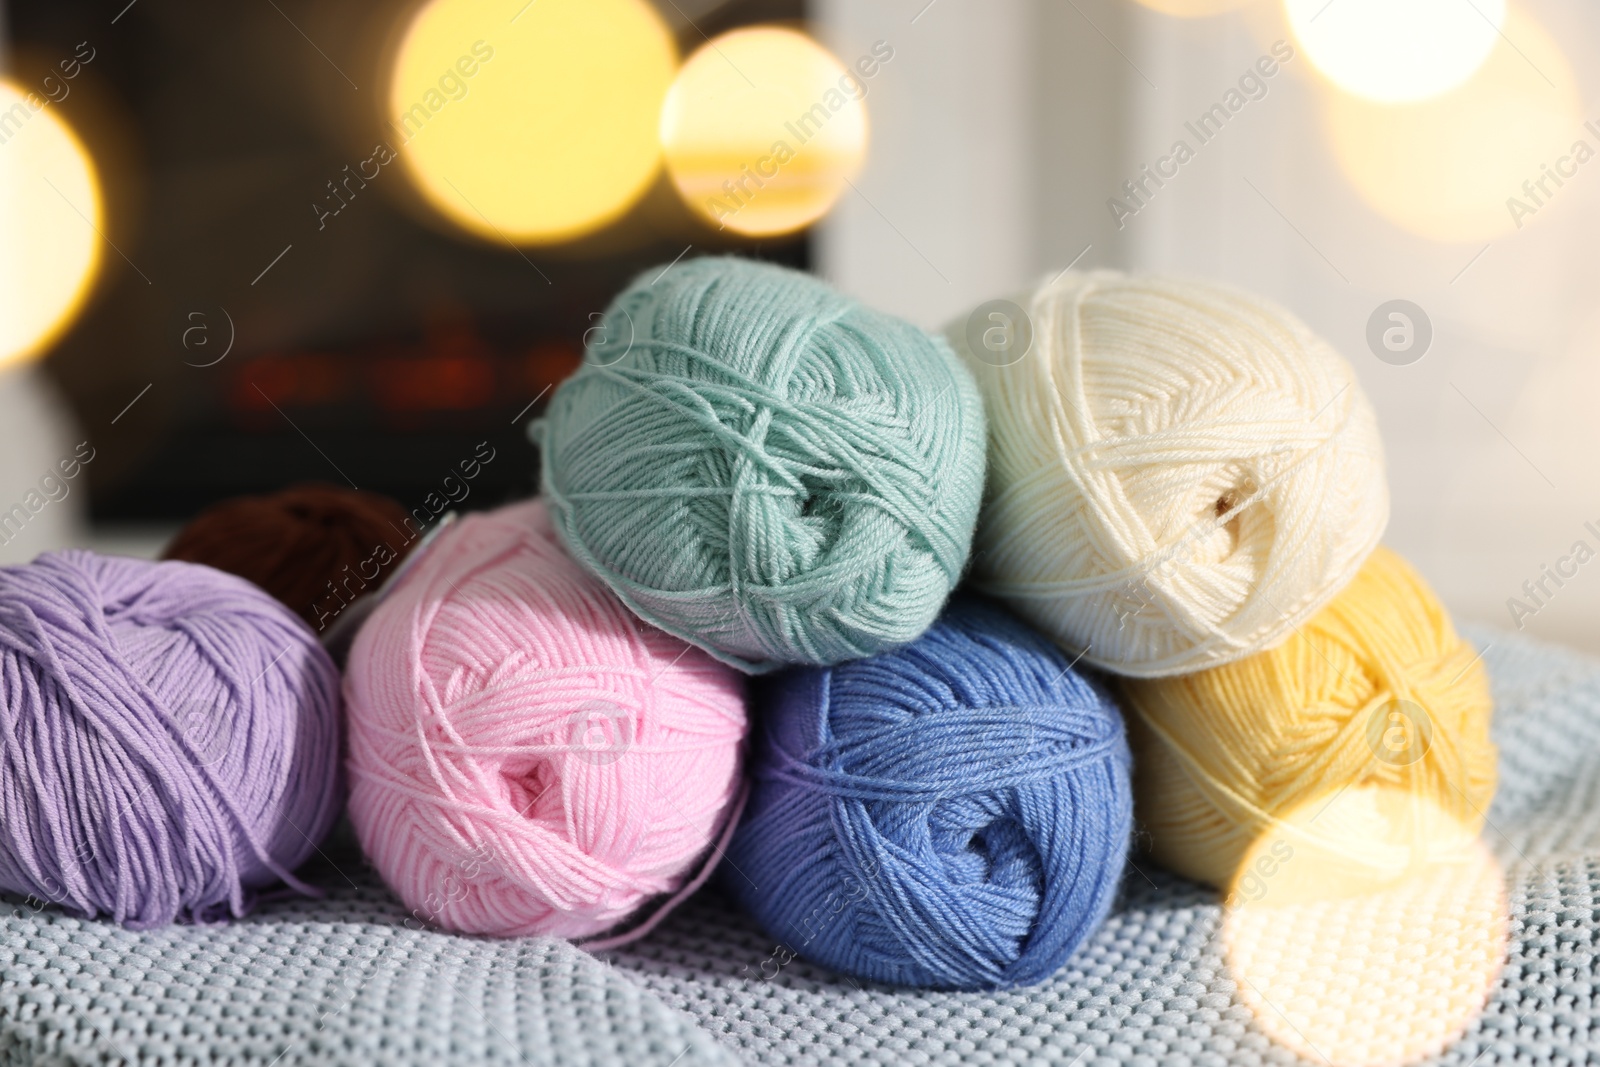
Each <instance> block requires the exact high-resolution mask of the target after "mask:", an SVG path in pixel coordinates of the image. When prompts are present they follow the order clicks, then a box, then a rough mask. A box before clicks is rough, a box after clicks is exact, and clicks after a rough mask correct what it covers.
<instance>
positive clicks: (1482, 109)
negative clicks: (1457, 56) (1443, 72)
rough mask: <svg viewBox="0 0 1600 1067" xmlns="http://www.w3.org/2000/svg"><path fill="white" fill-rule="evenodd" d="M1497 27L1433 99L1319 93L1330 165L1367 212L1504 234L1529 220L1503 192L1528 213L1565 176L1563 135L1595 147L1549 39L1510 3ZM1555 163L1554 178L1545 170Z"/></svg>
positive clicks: (1425, 232)
mask: <svg viewBox="0 0 1600 1067" xmlns="http://www.w3.org/2000/svg"><path fill="white" fill-rule="evenodd" d="M1341 2H1343V0H1341ZM1330 14H1331V12H1330ZM1505 33H1506V38H1507V39H1506V40H1498V39H1497V40H1498V44H1497V46H1496V47H1495V48H1494V49H1493V51H1491V52H1490V54H1489V58H1488V61H1487V62H1486V63H1485V64H1484V65H1483V68H1482V69H1481V70H1479V71H1478V72H1477V73H1476V74H1475V75H1473V77H1472V78H1471V79H1469V80H1468V81H1467V83H1466V84H1465V85H1462V86H1460V87H1459V88H1457V89H1455V90H1453V91H1451V92H1449V93H1446V94H1444V95H1443V96H1439V97H1436V98H1434V99H1432V100H1427V101H1424V102H1422V103H1416V104H1403V105H1393V106H1386V105H1382V104H1374V103H1371V102H1369V101H1365V100H1360V99H1356V98H1354V97H1350V96H1346V95H1344V94H1330V99H1329V100H1328V102H1327V122H1328V130H1329V136H1330V137H1331V139H1332V142H1333V149H1334V155H1335V158H1336V159H1337V160H1338V162H1339V167H1340V169H1341V170H1342V171H1343V172H1344V174H1345V175H1346V177H1348V178H1349V180H1350V182H1351V184H1352V185H1354V186H1355V188H1356V190H1357V191H1358V192H1359V193H1360V194H1361V197H1362V199H1363V200H1365V201H1366V202H1367V203H1368V204H1369V205H1370V206H1371V207H1372V208H1373V209H1374V210H1375V211H1377V212H1378V213H1380V214H1381V215H1383V216H1384V217H1385V218H1387V219H1389V220H1390V221H1392V222H1394V223H1395V224H1397V225H1399V226H1400V227H1402V228H1403V229H1406V230H1408V231H1410V232H1411V233H1415V234H1418V235H1420V236H1422V237H1427V238H1430V239H1432V240H1436V241H1460V242H1466V241H1473V242H1476V241H1486V240H1489V239H1490V238H1493V237H1497V236H1499V235H1501V234H1505V233H1510V232H1513V231H1515V230H1517V229H1519V228H1521V227H1520V226H1519V223H1520V224H1521V225H1527V224H1529V223H1530V222H1532V221H1533V220H1532V215H1531V214H1527V213H1524V212H1523V211H1522V210H1521V209H1520V208H1518V209H1516V210H1513V208H1512V206H1511V205H1508V202H1507V198H1508V197H1516V198H1518V199H1519V200H1520V201H1522V202H1523V203H1524V204H1525V205H1526V206H1527V207H1528V208H1530V209H1532V211H1533V212H1537V211H1538V210H1539V206H1540V205H1543V204H1547V203H1548V202H1549V201H1550V200H1551V199H1553V198H1555V197H1557V196H1559V195H1560V193H1559V188H1560V185H1561V183H1562V182H1564V181H1565V179H1566V178H1571V177H1573V176H1574V175H1575V173H1576V168H1577V164H1576V163H1575V162H1573V161H1572V159H1571V155H1570V153H1571V149H1572V147H1573V144H1574V142H1575V141H1576V140H1577V139H1578V138H1579V137H1582V138H1584V139H1585V140H1588V141H1590V142H1591V146H1590V149H1589V154H1592V153H1593V150H1594V147H1595V145H1600V140H1597V139H1596V138H1594V137H1593V136H1592V135H1590V134H1589V133H1588V132H1586V131H1585V130H1584V129H1583V128H1582V123H1583V117H1582V112H1581V102H1580V98H1579V94H1578V88H1577V84H1576V81H1575V80H1574V78H1573V74H1572V69H1571V67H1570V66H1569V64H1568V63H1567V60H1566V57H1565V56H1564V55H1563V54H1562V51H1561V49H1560V47H1559V46H1558V45H1557V44H1556V42H1555V41H1554V40H1553V39H1551V37H1550V35H1549V34H1547V33H1546V32H1545V31H1544V30H1543V29H1542V28H1541V27H1540V26H1539V25H1538V24H1537V23H1535V22H1534V21H1533V19H1532V18H1530V17H1529V16H1528V15H1526V14H1525V13H1523V12H1521V11H1519V10H1512V11H1511V12H1510V13H1509V15H1508V17H1507V20H1506V28H1505ZM1563 159H1565V160H1566V162H1563ZM1558 165H1559V166H1560V167H1561V169H1562V171H1563V172H1564V173H1565V177H1562V175H1560V174H1558V175H1556V177H1555V178H1549V177H1546V171H1547V170H1549V169H1550V168H1551V167H1555V166H1558ZM1525 182H1527V183H1529V184H1531V185H1533V186H1534V191H1533V192H1532V194H1531V196H1530V194H1529V193H1528V192H1526V191H1525V190H1524V188H1523V184H1524V183H1525ZM1541 182H1542V185H1541V184H1540V183H1541ZM1540 189H1542V190H1543V191H1542V192H1541V191H1539V190H1540Z"/></svg>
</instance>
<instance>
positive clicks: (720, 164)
mask: <svg viewBox="0 0 1600 1067" xmlns="http://www.w3.org/2000/svg"><path fill="white" fill-rule="evenodd" d="M882 44H883V43H882V42H879V51H878V53H873V54H868V55H864V56H862V57H861V58H860V59H859V60H858V61H857V63H856V66H854V67H853V68H851V69H849V70H846V69H845V67H844V65H843V64H841V63H840V62H839V60H838V59H836V58H835V57H834V56H833V55H832V54H831V53H829V52H828V51H827V50H826V49H824V48H823V47H821V46H820V45H818V44H817V43H816V42H815V41H813V40H811V38H809V37H807V36H805V35H804V34H801V33H796V32H794V31H792V30H788V29H782V28H778V27H766V26H763V27H755V28H751V29H741V30H734V31H732V32H731V33H726V34H723V35H722V36H720V37H718V38H716V39H714V40H712V41H709V42H707V43H706V44H705V45H704V46H702V47H701V48H700V49H699V50H698V51H696V52H695V53H694V54H693V55H691V56H690V57H689V59H688V61H687V62H685V63H684V65H683V69H682V70H681V71H679V72H678V77H677V79H676V80H675V81H674V82H673V83H672V89H671V91H670V92H668V94H667V100H666V104H665V106H664V107H663V108H662V111H661V143H662V145H663V147H664V148H665V150H666V157H667V170H668V173H669V174H671V176H672V181H673V184H674V185H675V186H676V187H677V189H678V193H679V195H681V196H682V197H683V200H684V202H685V203H687V204H688V205H689V207H690V208H691V209H693V210H694V211H695V212H696V213H697V214H699V215H701V216H703V217H705V218H706V219H707V220H708V221H710V222H711V223H713V224H714V225H716V226H718V227H719V228H726V229H729V230H732V231H734V232H736V233H741V234H748V235H752V236H770V235H774V234H782V233H790V232H792V231H794V230H798V229H801V228H803V227H805V226H809V225H810V224H811V223H813V222H815V221H816V220H817V219H819V218H821V217H822V216H823V215H825V214H826V213H827V212H828V210H829V209H830V208H831V207H833V205H834V203H835V202H836V201H837V200H838V199H839V196H840V194H841V193H843V192H844V190H845V188H846V186H847V185H848V183H849V181H850V179H851V178H853V177H854V176H855V175H856V174H857V173H858V172H859V171H860V169H861V164H862V161H863V159H864V158H865V156H866V149H867V110H866V106H865V104H864V100H865V98H866V96H867V94H868V92H869V87H870V85H871V83H872V78H873V76H874V75H875V74H876V72H877V70H878V68H879V67H880V66H881V65H882V64H883V63H884V62H886V61H887V60H886V58H885V55H887V56H889V57H892V55H893V52H892V49H891V50H889V51H888V52H887V53H884V49H883V47H882Z"/></svg>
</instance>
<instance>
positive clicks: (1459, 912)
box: [1222, 785, 1509, 1067]
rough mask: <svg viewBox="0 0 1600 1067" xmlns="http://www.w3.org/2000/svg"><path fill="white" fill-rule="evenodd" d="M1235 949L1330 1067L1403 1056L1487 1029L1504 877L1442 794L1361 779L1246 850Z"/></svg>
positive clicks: (1401, 1060)
mask: <svg viewBox="0 0 1600 1067" xmlns="http://www.w3.org/2000/svg"><path fill="white" fill-rule="evenodd" d="M1226 904H1227V906H1226V911H1225V913H1224V917H1223V935H1222V936H1223V950H1224V954H1225V957H1226V959H1227V963H1228V969H1229V973H1230V975H1231V976H1232V977H1233V979H1234V980H1235V981H1236V982H1237V983H1238V990H1239V996H1240V999H1241V1000H1243V1001H1244V1003H1245V1004H1246V1005H1247V1006H1248V1007H1249V1008H1250V1009H1251V1012H1252V1013H1253V1014H1254V1016H1255V1021H1256V1023H1257V1024H1258V1025H1259V1026H1260V1027H1261V1029H1262V1030H1264V1031H1265V1032H1266V1033H1267V1034H1268V1035H1270V1036H1271V1037H1272V1038H1273V1040H1274V1041H1276V1042H1278V1043H1279V1044H1281V1045H1284V1046H1286V1047H1287V1048H1290V1049H1293V1050H1294V1051H1295V1052H1297V1053H1299V1054H1300V1055H1301V1056H1304V1057H1306V1058H1308V1059H1311V1060H1313V1061H1314V1062H1317V1063H1323V1064H1328V1065H1329V1067H1403V1065H1406V1064H1411V1063H1415V1062H1417V1061H1418V1060H1421V1059H1423V1058H1426V1057H1428V1056H1431V1055H1435V1054H1437V1053H1438V1052H1440V1051H1441V1050H1443V1049H1444V1048H1445V1047H1447V1046H1448V1045H1449V1044H1450V1043H1451V1042H1452V1041H1454V1040H1455V1039H1456V1038H1457V1037H1459V1036H1460V1035H1461V1034H1462V1032H1463V1031H1465V1030H1466V1029H1467V1028H1468V1027H1469V1026H1471V1025H1472V1023H1473V1021H1474V1019H1476V1018H1477V1016H1478V1014H1479V1013H1480V1012H1481V1011H1482V1010H1483V1006H1484V1004H1485V1003H1486V1002H1487V1000H1488V997H1489V993H1490V991H1491V990H1492V989H1493V987H1494V983H1495V980H1496V978H1497V977H1498V976H1499V973H1500V969H1501V967H1502V966H1503V965H1504V962H1505V956H1506V944H1507V937H1508V923H1509V912H1508V904H1507V900H1506V893H1505V883H1504V875H1503V874H1502V873H1501V870H1500V867H1499V865H1498V864H1497V863H1496V862H1495V861H1494V858H1493V857H1492V856H1491V855H1490V854H1489V850H1488V849H1487V848H1486V847H1485V846H1484V844H1483V843H1482V841H1480V840H1479V839H1478V836H1477V834H1476V833H1474V832H1473V827H1471V826H1468V825H1465V824H1463V823H1461V822H1460V821H1459V820H1457V819H1456V818H1454V817H1453V816H1452V815H1451V814H1450V813H1449V812H1447V811H1445V810H1444V809H1443V808H1442V807H1440V806H1439V805H1437V804H1436V803H1434V802H1433V801H1432V800H1430V799H1429V798H1428V797H1427V796H1425V795H1423V794H1419V793H1413V792H1409V791H1406V790H1404V789H1399V788H1395V787H1389V786H1382V785H1363V786H1354V787H1351V788H1349V789H1345V790H1341V791H1337V792H1335V793H1333V794H1330V795H1328V796H1322V797H1317V798H1315V799H1313V800H1312V801H1311V802H1309V803H1307V804H1304V805H1301V806H1300V807H1298V808H1296V809H1295V810H1294V811H1293V812H1291V813H1290V814H1289V815H1288V816H1287V817H1286V818H1284V819H1282V820H1280V821H1279V822H1278V823H1277V824H1276V825H1275V826H1274V827H1273V828H1272V829H1270V830H1269V831H1267V832H1266V833H1265V834H1264V835H1263V836H1262V838H1261V839H1260V840H1259V841H1257V842H1256V843H1255V845H1254V846H1253V847H1252V848H1251V849H1250V851H1249V852H1248V853H1247V854H1246V856H1245V859H1244V862H1243V864H1242V865H1241V867H1240V870H1239V872H1238V873H1237V875H1236V876H1235V878H1234V879H1233V882H1232V884H1231V885H1230V886H1229V891H1228V897H1227V902H1226Z"/></svg>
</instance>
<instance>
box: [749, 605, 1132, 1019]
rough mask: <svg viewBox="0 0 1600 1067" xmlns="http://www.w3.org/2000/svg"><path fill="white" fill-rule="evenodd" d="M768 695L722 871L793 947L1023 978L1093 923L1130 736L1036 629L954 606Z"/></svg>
mask: <svg viewBox="0 0 1600 1067" xmlns="http://www.w3.org/2000/svg"><path fill="white" fill-rule="evenodd" d="M763 689H764V690H765V691H764V693H763V695H762V703H763V704H764V710H765V719H766V722H765V729H764V735H763V738H762V742H761V744H760V746H759V747H758V749H757V751H756V754H755V755H754V756H753V771H754V778H755V784H754V787H753V790H752V794H751V799H750V804H749V808H748V811H747V814H746V817H745V819H744V822H743V823H742V824H741V826H740V828H739V831H738V833H737V834H736V835H735V837H734V840H733V844H732V846H731V847H730V848H729V850H728V858H729V863H728V865H727V873H726V874H725V876H724V882H725V883H726V885H727V886H728V887H729V889H730V890H731V891H732V892H733V894H734V895H735V896H737V897H738V898H739V899H740V900H742V901H743V902H744V904H745V906H746V907H747V908H748V909H749V910H750V911H751V912H752V914H754V915H755V916H756V917H757V918H758V919H760V920H761V922H762V924H763V925H764V926H765V927H766V928H767V930H768V932H770V933H771V934H772V935H773V936H774V937H778V938H782V939H783V941H784V942H785V944H786V945H788V946H789V947H790V950H791V951H793V952H797V953H799V954H802V955H804V956H807V957H809V958H810V959H813V960H817V961H819V962H821V963H824V964H827V965H829V966H831V967H836V968H838V969H840V970H843V971H846V972H848V973H851V974H856V975H861V976H863V977H866V978H871V979H874V980H878V981H884V982H898V983H905V984H910V985H919V986H934V987H940V988H993V987H1004V986H1014V985H1025V984H1028V983H1032V982H1037V981H1040V980H1042V979H1044V978H1046V977H1048V976H1049V975H1050V974H1051V973H1053V972H1054V971H1055V970H1056V969H1057V968H1059V967H1060V966H1061V964H1062V963H1064V962H1065V961H1066V959H1067V957H1068V956H1070V955H1071V954H1072V952H1073V951H1074V950H1075V949H1076V948H1077V947H1078V945H1079V944H1081V943H1082V942H1083V940H1084V939H1085V938H1086V937H1088V936H1089V934H1090V933H1091V932H1092V931H1093V930H1094V929H1095V928H1096V926H1098V925H1099V922H1100V920H1101V919H1103V918H1104V916H1105V913H1106V911H1107V910H1108V909H1109V907H1110V905H1111V901H1112V897H1113V896H1114V894H1115V892H1116V889H1117V886H1118V884H1119V883H1120V880H1121V876H1122V870H1123V861H1124V857H1125V854H1126V851H1127V847H1128V839H1129V832H1130V828H1131V820H1132V811H1133V806H1132V794H1131V787H1130V785H1129V781H1128V749H1127V742H1126V741H1125V739H1124V737H1123V729H1122V721H1121V718H1120V717H1119V716H1118V714H1117V712H1116V709H1115V707H1114V706H1113V705H1112V704H1111V702H1110V700H1109V699H1108V698H1107V696H1106V694H1105V693H1104V692H1103V691H1102V690H1101V689H1100V688H1099V687H1098V686H1097V685H1096V684H1095V683H1093V682H1091V681H1089V680H1088V679H1087V678H1086V677H1085V676H1083V675H1081V674H1078V673H1076V672H1075V671H1073V670H1072V667H1071V663H1070V661H1069V660H1067V658H1066V657H1065V656H1063V655H1062V654H1061V652H1060V651H1059V650H1058V649H1056V648H1055V647H1054V646H1053V645H1051V643H1050V642H1049V641H1048V640H1047V639H1046V638H1045V637H1043V636H1042V635H1040V634H1038V633H1035V632H1034V631H1032V630H1030V629H1029V628H1028V627H1026V626H1024V625H1022V624H1021V623H1019V622H1018V621H1016V620H1015V619H1014V618H1012V617H1010V616H1009V615H1008V614H1007V613H1006V612H1004V611H1003V610H1001V609H1000V608H998V607H996V606H994V605H991V604H988V603H986V602H983V601H978V600H974V599H965V598H957V599H955V600H953V601H952V602H951V605H950V608H949V609H948V610H947V611H946V612H945V614H944V615H943V616H942V617H941V618H940V620H939V621H938V622H937V623H936V624H935V625H934V626H933V628H932V629H930V630H929V631H928V632H927V633H926V634H924V635H923V636H922V637H921V638H920V639H918V640H917V641H916V642H914V643H912V644H910V645H908V646H906V647H904V648H901V649H897V650H895V651H892V652H885V653H881V654H879V655H877V656H874V657H872V658H870V659H863V660H857V661H854V662H851V663H845V664H840V665H838V666H836V667H831V668H802V669H796V670H793V671H789V672H786V673H784V674H781V675H777V676H775V677H773V678H772V679H771V680H769V681H767V682H766V683H765V685H764V686H763Z"/></svg>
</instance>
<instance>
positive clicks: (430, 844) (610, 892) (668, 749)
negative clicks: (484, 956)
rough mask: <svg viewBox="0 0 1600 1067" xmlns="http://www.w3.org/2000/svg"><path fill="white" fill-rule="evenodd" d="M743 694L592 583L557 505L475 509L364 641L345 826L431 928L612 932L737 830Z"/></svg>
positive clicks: (707, 661) (384, 606)
mask: <svg viewBox="0 0 1600 1067" xmlns="http://www.w3.org/2000/svg"><path fill="white" fill-rule="evenodd" d="M742 690H743V686H742V679H740V677H739V675H738V674H737V672H735V671H733V670H732V669H731V668H729V667H726V666H724V665H722V664H720V663H717V662H716V661H714V660H712V659H711V657H709V656H707V655H705V654H704V653H701V652H698V651H696V650H694V649H691V648H689V647H687V646H685V645H684V644H683V642H681V641H678V640H677V639H675V638H673V637H671V636H669V635H668V634H665V633H662V632H661V631H659V630H655V629H652V628H650V627H648V626H644V625H641V624H640V623H639V622H638V620H636V619H635V618H634V617H633V616H632V615H631V614H629V613H628V610H627V609H626V608H625V607H623V605H622V604H621V602H619V601H618V600H617V599H616V598H615V597H614V596H612V595H611V593H610V592H609V591H607V590H606V588H605V587H604V586H603V585H601V584H600V583H599V582H598V581H596V580H595V579H594V578H592V577H591V576H589V575H588V574H586V573H585V572H584V571H582V570H581V569H580V568H579V567H578V565H577V564H576V563H574V562H573V561H572V559H571V557H569V556H568V555H567V554H566V552H565V551H564V550H563V549H562V548H561V545H560V543H559V542H558V541H557V540H556V535H555V531H554V530H552V529H551V527H550V521H549V517H548V514H547V512H546V511H545V506H544V504H543V502H542V501H534V502H532V503H528V504H519V505H516V506H514V507H509V508H503V509H501V510H499V511H495V512H489V513H483V514H476V515H470V516H468V517H467V518H465V519H463V520H462V521H461V522H460V523H458V524H457V525H456V526H454V527H453V528H451V529H448V530H446V531H444V532H443V533H442V534H440V535H439V538H438V539H437V540H436V541H435V542H434V543H433V544H432V545H431V546H430V547H429V548H428V549H427V550H426V554H425V555H423V556H421V557H418V558H417V559H416V560H415V561H414V563H413V564H412V569H411V570H410V571H408V572H407V573H406V574H405V575H404V576H403V577H402V578H401V579H400V581H399V583H398V585H397V586H396V588H395V589H394V591H393V592H392V594H391V595H390V596H389V598H388V599H386V600H385V601H384V602H383V603H381V604H379V605H378V607H377V609H376V610H375V611H374V612H373V615H372V617H371V618H370V619H368V620H367V622H366V624H365V625H364V626H363V627H362V629H361V632H360V633H359V634H358V635H357V636H356V640H355V644H354V645H353V646H352V647H351V650H350V661H349V669H348V673H347V675H346V678H345V694H346V699H347V702H348V705H349V733H350V779H351V796H350V808H349V810H350V819H351V821H352V822H353V823H354V825H355V828H356V830H357V832H358V833H359V834H360V837H361V843H362V846H363V847H364V849H365V850H366V853H367V855H368V856H370V857H371V859H372V862H373V863H374V864H375V865H376V867H377V868H378V870H379V871H381V872H382V874H383V876H384V879H385V880H386V881H387V882H388V883H389V885H390V886H391V887H392V888H393V889H394V890H395V892H396V893H398V894H399V895H400V898H401V899H402V900H404V901H405V902H406V905H407V907H409V908H411V909H412V911H413V914H414V915H415V916H416V917H417V918H418V919H419V920H420V921H425V922H430V923H437V924H439V925H441V926H444V927H446V928H448V929H452V930H457V931H461V932H465V933H488V934H499V935H523V934H557V935H561V936H564V937H583V936H588V935H593V934H597V933H599V932H601V931H604V930H607V929H609V928H610V927H612V926H614V925H615V924H616V923H618V922H619V921H621V920H623V919H625V918H627V917H628V916H629V915H630V914H632V913H633V912H634V911H635V910H637V909H638V908H639V907H640V905H642V904H643V903H645V902H646V901H647V900H649V899H650V898H651V897H653V896H655V895H657V894H662V893H671V892H674V891H677V890H680V889H682V888H684V886H685V883H686V882H688V881H689V880H690V878H691V876H692V875H693V874H694V870H695V868H696V866H697V865H699V864H703V860H704V857H705V855H706V854H707V852H708V851H709V850H710V848H711V846H712V845H713V844H714V842H716V840H717V839H718V837H719V835H721V834H722V833H723V832H724V831H725V828H726V825H727V823H728V821H729V820H730V819H731V818H732V817H733V814H734V811H733V805H734V803H735V800H736V798H737V797H738V795H739V792H740V745H741V742H742V741H743V738H744V733H745V716H744V702H743V691H742Z"/></svg>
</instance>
